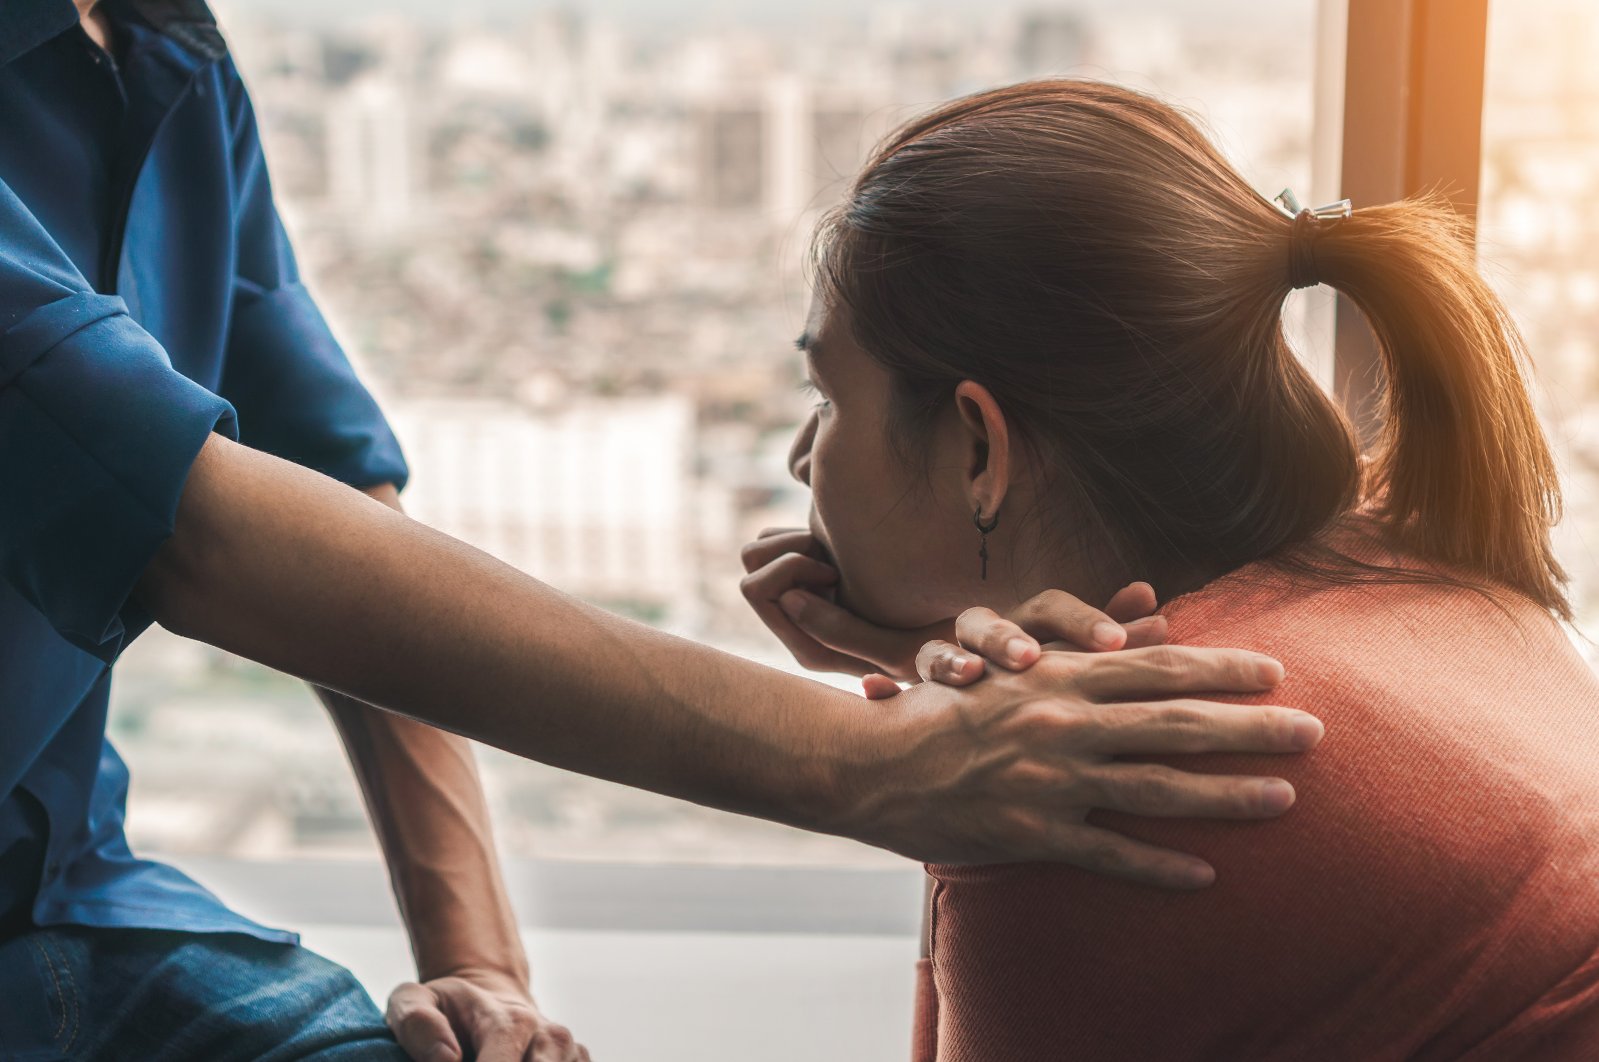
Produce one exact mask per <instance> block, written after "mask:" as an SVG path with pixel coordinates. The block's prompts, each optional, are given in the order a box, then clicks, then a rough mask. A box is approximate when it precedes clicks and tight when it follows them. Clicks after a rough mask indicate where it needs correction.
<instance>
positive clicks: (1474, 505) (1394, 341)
mask: <svg viewBox="0 0 1599 1062" xmlns="http://www.w3.org/2000/svg"><path fill="white" fill-rule="evenodd" d="M1315 247H1316V252H1315V253H1316V260H1317V264H1318V265H1319V267H1320V275H1321V278H1322V280H1323V282H1325V283H1327V284H1330V285H1331V286H1332V287H1334V288H1336V289H1338V290H1339V291H1341V292H1343V293H1344V294H1345V295H1347V296H1348V297H1349V298H1350V300H1351V301H1353V302H1354V304H1355V305H1356V306H1357V307H1359V308H1360V311H1361V312H1362V313H1363V314H1364V315H1365V317H1366V319H1367V321H1368V322H1369V323H1370V325H1371V327H1372V330H1373V332H1375V333H1376V336H1377V340H1378V344H1379V346H1380V348H1381V352H1382V360H1383V367H1384V370H1385V376H1386V381H1387V386H1386V403H1385V406H1386V416H1385V417H1384V422H1383V427H1382V434H1381V436H1380V438H1379V440H1378V443H1377V445H1376V447H1375V448H1374V451H1373V461H1372V464H1371V466H1370V468H1369V472H1370V480H1369V482H1368V484H1367V491H1366V493H1368V494H1369V495H1370V496H1372V497H1373V498H1374V499H1375V500H1376V502H1377V507H1378V512H1379V513H1380V514H1381V516H1382V518H1383V520H1384V521H1385V522H1386V523H1387V525H1388V527H1389V529H1390V532H1391V533H1392V534H1393V535H1394V536H1395V537H1396V538H1397V539H1398V540H1399V541H1400V542H1401V543H1402V544H1403V545H1404V546H1406V547H1407V548H1408V549H1410V550H1412V551H1413V552H1415V553H1418V554H1420V555H1422V556H1425V557H1432V558H1436V559H1438V560H1441V561H1444V562H1446V563H1450V564H1454V565H1458V566H1460V567H1463V568H1466V569H1467V570H1470V571H1473V572H1476V573H1479V574H1481V575H1483V576H1486V577H1487V578H1488V579H1490V580H1492V581H1495V582H1501V583H1505V584H1507V585H1509V586H1513V587H1516V588H1517V589H1519V590H1521V591H1522V592H1523V593H1525V594H1526V595H1527V596H1529V597H1531V598H1532V599H1533V600H1535V601H1537V602H1538V603H1539V604H1540V605H1543V606H1544V607H1545V608H1547V609H1549V610H1551V611H1552V612H1554V613H1555V614H1556V615H1558V616H1560V617H1561V618H1563V619H1567V620H1569V619H1571V606H1570V604H1569V602H1568V601H1567V599H1566V595H1565V593H1564V590H1563V586H1562V584H1563V583H1565V581H1566V579H1567V576H1566V573H1565V571H1564V569H1563V568H1562V567H1561V566H1560V564H1559V562H1558V561H1557V560H1556V559H1555V556H1554V552H1553V550H1552V549H1551V546H1550V542H1549V529H1550V527H1551V526H1552V525H1553V524H1555V523H1558V522H1559V520H1560V516H1561V499H1560V484H1559V478H1558V475H1557V473H1556V471H1555V464H1554V460H1553V458H1552V457H1551V456H1550V453H1549V447H1548V445H1547V443H1546V442H1545V439H1544V435H1543V431H1542V428H1541V427H1540V426H1539V423H1538V418H1537V415H1536V414H1535V412H1534V411H1533V406H1532V402H1531V400H1530V398H1529V396H1528V393H1527V388H1526V385H1525V383H1524V379H1523V376H1522V372H1523V369H1524V366H1525V365H1526V361H1527V356H1526V349H1525V346H1524V344H1523V342H1522V338H1521V333H1520V331H1519V330H1518V329H1517V328H1516V325H1515V322H1514V321H1512V320H1511V318H1510V315H1509V313H1508V311H1507V310H1506V309H1505V307H1504V305H1503V304H1502V303H1501V302H1500V301H1499V299H1498V297H1497V296H1496V295H1495V294H1494V293H1493V291H1492V290H1491V289H1490V288H1489V286H1488V284H1487V282H1486V281H1485V280H1484V279H1483V278H1482V276H1481V274H1480V273H1479V272H1478V271H1477V267H1476V262H1475V261H1474V256H1473V253H1472V243H1471V240H1470V235H1469V231H1468V229H1467V222H1466V221H1465V219H1463V218H1462V217H1461V216H1460V215H1459V214H1457V213H1455V212H1454V211H1453V210H1452V209H1450V208H1449V206H1448V205H1447V204H1446V203H1445V202H1444V201H1443V200H1442V199H1441V198H1437V197H1426V198H1420V199H1409V200H1405V201H1403V202H1399V203H1392V204H1388V205H1384V206H1373V207H1368V208H1366V209H1362V210H1357V211H1355V213H1354V215H1353V216H1352V217H1350V218H1347V219H1343V220H1340V221H1338V222H1336V223H1334V224H1332V225H1330V226H1329V227H1328V231H1327V232H1326V233H1325V234H1324V235H1321V236H1320V237H1319V238H1318V239H1317V241H1316V244H1315Z"/></svg>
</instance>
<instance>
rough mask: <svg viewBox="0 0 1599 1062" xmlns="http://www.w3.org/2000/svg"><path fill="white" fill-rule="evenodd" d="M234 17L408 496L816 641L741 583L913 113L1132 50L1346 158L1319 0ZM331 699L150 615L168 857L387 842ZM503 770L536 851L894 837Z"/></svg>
mask: <svg viewBox="0 0 1599 1062" xmlns="http://www.w3.org/2000/svg"><path fill="white" fill-rule="evenodd" d="M1508 6H1509V5H1499V10H1500V11H1501V14H1500V16H1498V17H1496V19H1495V22H1494V26H1493V30H1492V36H1491V40H1492V45H1491V47H1492V49H1493V56H1492V59H1491V65H1490V97H1491V98H1490V104H1489V108H1488V120H1487V131H1488V135H1487V139H1486V143H1485V173H1484V203H1483V208H1482V227H1481V231H1482V238H1483V248H1484V256H1485V266H1486V267H1487V268H1489V269H1490V271H1491V273H1492V275H1493V276H1494V278H1495V280H1496V281H1497V282H1498V283H1499V284H1500V285H1501V288H1502V290H1503V291H1504V292H1505V294H1506V296H1507V298H1508V299H1509V300H1510V302H1511V303H1512V305H1513V308H1514V309H1515V311H1516V312H1517V315H1518V317H1519V319H1520V320H1521V321H1522V323H1523V325H1524V326H1525V327H1526V329H1527V333H1528V338H1529V341H1530V343H1531V347H1532V350H1533V352H1534V355H1535V357H1536V358H1537V359H1538V372H1539V376H1540V382H1541V385H1542V390H1543V393H1544V395H1545V396H1547V397H1548V398H1549V400H1548V401H1546V403H1545V408H1546V412H1547V415H1548V417H1549V423H1550V430H1551V434H1552V435H1553V437H1555V438H1556V439H1557V441H1558V442H1559V444H1560V447H1561V453H1562V461H1563V467H1564V468H1565V470H1566V471H1567V473H1568V475H1569V476H1570V477H1571V478H1570V481H1569V484H1568V501H1569V517H1568V526H1567V527H1566V528H1563V529H1562V532H1561V538H1560V543H1561V549H1562V552H1563V557H1564V559H1565V560H1566V562H1567V563H1568V565H1569V566H1570V567H1571V568H1572V569H1573V571H1574V573H1575V574H1576V575H1577V576H1578V578H1579V580H1580V583H1579V587H1578V595H1579V598H1580V600H1581V604H1582V607H1583V610H1584V613H1585V615H1586V617H1587V620H1588V622H1589V623H1590V624H1591V623H1592V622H1593V620H1594V618H1595V617H1599V579H1596V574H1599V509H1596V508H1595V502H1594V499H1595V497H1599V494H1596V492H1595V490H1594V489H1593V488H1594V486H1595V480H1596V479H1599V360H1596V358H1595V336H1596V334H1599V212H1596V211H1594V210H1593V209H1592V208H1591V205H1590V204H1591V203H1593V202H1595V201H1599V68H1596V67H1595V66H1594V64H1593V63H1592V62H1591V59H1590V57H1591V56H1592V55H1593V54H1595V52H1596V51H1599V10H1595V9H1592V8H1590V7H1589V6H1587V5H1585V4H1582V3H1578V2H1576V0H1537V2H1535V3H1530V4H1526V5H1522V6H1518V7H1517V11H1518V13H1523V14H1524V13H1525V12H1526V11H1528V10H1529V9H1531V8H1539V9H1544V8H1547V9H1548V12H1547V13H1548V14H1549V15H1550V17H1549V18H1547V19H1544V18H1532V17H1521V16H1518V17H1516V18H1514V19H1513V18H1511V17H1507V16H1505V15H1504V14H1503V12H1504V11H1505V10H1507V9H1508ZM219 7H221V13H222V15H223V28H224V31H225V32H226V33H227V35H228V37H229V40H230V42H231V45H232V47H233V50H234V53H235V56H236V57H237V60H238V62H239V65H240V67H241V69H242V70H243V71H244V74H245V77H246V79H247V81H248V82H249V84H250V86H251V90H252V93H253V97H254V100H255V105H256V109H257V113H258V116H259V119H260V122H261V126H262V130H263V136H264V139H265V142H266V148H267V155H268V159H269V162H270V164H271V167H272V172H273V178H274V182H275V189H276V192H277V196H278V200H279V203H280V206H281V208H282V209H283V212H284V214H285V220H286V223H287V225H288V227H289V229H290V231H291V234H292V236H293V237H294V239H295V243H296V246H297V249H298V253H299V256H300V262H301V267H302V271H303V272H304V273H305V274H306V276H307V278H308V281H309V282H310V283H311V285H312V287H313V289H314V290H315V291H316V292H317V294H318V295H319V298H320V300H321V303H322V305H323V307H324V309H325V311H326V312H327V314H328V316H329V318H330V319H331V320H332V322H333V324H334V327H335V329H336V331H337V332H338V333H339V334H340V335H341V337H342V338H343V339H344V341H345V343H346V345H347V347H348V349H349V350H350V352H351V354H352V356H353V357H354V359H355V360H356V362H357V364H358V366H359V367H360V369H361V370H362V372H363V375H364V376H365V378H366V379H367V380H368V382H369V384H370V385H371V386H372V387H373V389H374V390H375V391H376V393H377V394H378V396H379V398H380V400H381V401H382V402H383V404H384V406H385V408H386V409H387V410H388V412H389V415H390V419H391V420H392V422H393V424H394V426H395V428H396V430H397V431H398V432H399V435H400V438H401V440H402V443H403V444H404V445H405V447H406V453H407V456H408V458H409V459H410V461H411V464H412V470H413V480H412V484H411V486H410V487H409V488H408V489H407V491H406V493H405V503H406V505H407V508H408V511H409V512H410V513H411V514H412V515H413V516H415V517H417V518H418V519H421V520H423V521H425V522H427V523H430V524H432V525H434V526H436V527H438V528H440V529H442V530H444V531H447V532H449V533H450V534H453V535H456V536H458V537H460V538H462V539H465V540H466V541H469V542H472V543H474V544H475V545H478V546H480V547H482V548H484V549H486V550H488V551H489V552H491V553H493V554H495V555H496V556H498V557H500V558H502V559H504V560H506V561H508V562H510V563H512V564H514V565H516V566H518V567H520V568H522V569H524V570H526V571H528V572H530V573H532V574H534V575H536V576H537V577H539V578H541V579H544V580H547V581H549V582H551V583H553V584H555V585H557V586H560V587H562V588H563V589H565V590H568V591H570V592H572V593H575V594H578V595H580V596H582V597H585V598H587V599H589V600H591V601H594V602H596V603H598V604H601V605H603V606H605V607H607V608H611V609H614V610H617V611H619V612H623V613H625V614H628V615H631V616H634V617H636V618H639V619H641V620H644V621H646V622H649V623H653V624H657V625H659V626H662V627H664V628H666V629H669V630H672V631H674V632H677V633H680V634H684V635H686V636H689V637H693V638H696V639H699V640H702V641H708V642H711V643H712V644H715V645H718V646H720V647H722V648H725V649H729V650H731V651H734V652H740V653H742V654H744V655H747V656H751V657H753V658H755V659H758V660H761V661H763V662H765V663H770V664H773V665H774V666H783V667H787V668H789V669H790V670H794V665H793V664H792V663H790V662H789V661H788V660H787V658H786V654H784V653H783V652H782V650H781V647H780V646H779V645H778V643H777V642H776V641H775V639H773V638H771V637H770V636H769V635H767V634H766V633H765V632H764V630H763V629H762V628H760V627H759V625H758V623H757V622H756V621H755V620H754V618H753V617H752V616H751V615H750V614H749V613H748V610H747V608H746V606H745V605H744V603H743V600H742V598H741V597H740V595H739V592H738V579H739V576H740V575H741V574H742V572H741V569H740V567H739V564H738V547H739V545H740V544H741V543H742V542H744V541H745V540H747V539H748V538H750V537H752V536H753V534H754V533H755V532H756V531H757V530H759V529H760V528H762V527H766V526H772V525H797V524H801V523H803V521H804V515H805V506H806V499H805V496H804V492H803V491H802V490H801V489H800V488H799V487H798V485H797V484H795V483H793V482H792V481H791V480H790V479H789V477H788V475H787V470H786V467H785V461H784V455H785V453H786V451H787V448H788V444H789V441H790V437H791V434H792V432H793V430H794V426H795V425H796V423H797V422H798V420H799V419H800V418H801V416H802V415H803V413H804V412H805V409H806V406H807V400H806V399H805V398H804V397H803V396H801V394H800V393H799V391H798V384H799V382H800V376H801V372H800V366H799V362H798V358H797V355H795V353H794V352H793V349H792V339H793V337H794V335H795V334H797V333H798V331H799V330H800V324H801V322H802V320H803V318H804V310H805V300H806V291H805V277H804V273H803V269H802V261H803V258H804V253H805V250H806V246H807V242H808V238H809V234H810V230H811V226H812V224H813V222H814V220H815V218H816V217H817V215H818V213H819V211H821V210H822V209H824V208H825V207H826V206H828V205H829V204H830V203H832V202H833V201H834V200H835V198H836V197H837V196H838V195H839V194H840V192H841V190H842V188H843V185H844V182H845V181H846V180H847V179H848V178H849V177H850V176H851V175H852V174H853V172H854V171H855V169H856V168H857V166H858V165H859V164H860V163H861V161H862V160H863V159H864V157H865V155H866V152H867V151H868V149H869V148H870V146H871V145H872V143H873V142H874V141H875V140H876V139H877V138H878V137H880V136H881V135H882V134H884V133H885V132H887V131H888V130H889V129H891V128H892V127H893V126H895V125H896V124H898V123H899V122H900V121H902V120H904V119H905V118H907V117H909V116H910V115H912V114H914V113H916V112H918V111H920V110H922V109H925V108H926V107H929V106H932V105H934V104H936V103H937V102H939V101H941V100H944V99H946V98H948V97H951V96H954V95H958V94H962V93H965V92H969V91H973V90H975V89H979V88H982V87H985V86H989V85H995V84H1001V83H1005V82H1009V81H1014V80H1018V79H1022V78H1026V77H1032V76H1039V75H1046V74H1076V75H1087V76H1096V77H1105V78H1111V79H1114V80H1119V81H1123V82H1127V83H1131V84H1135V85H1138V86H1140V87H1144V88H1149V89H1152V90H1154V91H1156V92H1158V93H1160V94H1161V95H1162V96H1164V97H1165V98H1167V99H1169V100H1172V101H1175V102H1178V103H1181V104H1182V105H1184V106H1186V107H1188V108H1190V109H1191V110H1193V111H1194V112H1195V113H1196V114H1197V115H1198V116H1199V117H1200V118H1201V119H1202V120H1203V121H1204V122H1205V123H1206V124H1207V127H1208V128H1209V130H1210V131H1211V133H1212V134H1213V135H1214V136H1215V137H1216V138H1217V139H1218V141H1219V142H1220V143H1221V144H1222V145H1223V146H1224V148H1225V149H1226V150H1227V151H1228V152H1229V154H1230V155H1231V157H1232V158H1233V159H1234V160H1235V161H1236V162H1237V164H1238V165H1239V166H1240V168H1241V169H1242V170H1243V172H1244V173H1245V174H1246V176H1248V177H1249V178H1250V179H1251V180H1252V181H1253V182H1254V183H1255V185H1256V187H1257V188H1258V189H1259V190H1260V191H1261V192H1262V193H1263V194H1265V195H1268V196H1269V195H1273V194H1275V193H1276V191H1277V190H1278V189H1280V188H1282V187H1284V186H1285V185H1286V186H1293V187H1295V188H1305V187H1308V185H1309V174H1310V168H1311V167H1310V161H1311V160H1310V150H1311V147H1310V145H1311V139H1310V119H1311V114H1312V95H1311V92H1312V85H1311V72H1312V66H1313V53H1314V48H1313V39H1312V33H1313V25H1314V17H1313V16H1314V4H1313V2H1311V0H1296V2H1294V3H1289V4H1283V5H1276V6H1275V10H1274V12H1273V14H1272V15H1271V16H1270V17H1266V18H1244V19H1240V18H1231V17H1229V18H1214V17H1210V16H1209V15H1208V14H1207V13H1206V12H1205V11H1204V9H1203V6H1202V5H1201V6H1200V7H1198V8H1196V7H1194V6H1193V5H1181V4H1176V3H1172V2H1165V3H1162V2H1158V0H1148V2H1137V0H1128V2H1127V3H1125V4H1121V5H1119V6H1116V7H1111V6H1108V5H1103V4H1098V5H1095V6H1092V7H1089V6H1073V5H1071V4H1069V3H1057V4H1054V5H1052V6H1047V7H1046V6H1037V7H1022V8H1016V9H1011V10H1006V9H1003V8H1000V7H998V6H993V5H978V4H975V3H974V4H971V5H969V7H968V8H966V9H965V10H958V9H956V8H951V7H947V6H946V7H945V8H941V9H938V10H936V11H928V10H923V9H920V8H917V7H913V6H910V5H904V4H901V5H894V6H865V5H863V6H862V7H861V8H860V10H859V13H858V14H856V15H844V14H838V15H833V16H830V17H828V18H826V19H822V20H819V21H816V22H807V23H806V24H805V25H804V26H803V28H801V29H797V28H796V27H795V26H793V25H785V24H781V23H779V24H763V23H760V22H756V21H753V20H744V21H730V20H728V19H726V18H723V19H722V20H720V21H710V20H699V21H693V20H685V21H683V22H682V23H674V24H671V25H666V24H662V23H659V22H656V23H644V22H638V23H635V22H632V21H627V20H622V19H617V18H606V17H601V16H598V15H594V14H585V13H583V12H582V10H581V9H578V8H573V9H571V10H565V11H539V12H534V13H530V14H528V15H527V16H526V17H523V18H521V19H517V20H500V21H489V20H480V21H478V22H475V23H474V22H471V21H462V20H455V21H451V22H449V23H448V24H442V23H441V22H438V21H433V22H424V21H420V20H418V19H415V18H412V17H407V16H404V15H398V14H387V15H382V16H377V17H372V18H364V19H360V20H356V21H346V22H334V23H327V24H323V23H318V24H316V25H309V24H307V23H305V22H303V21H302V22H299V23H296V24H294V25H289V24H280V23H277V22H274V21H272V20H271V19H270V18H269V17H268V16H267V15H266V14H265V13H264V11H265V10H267V6H266V5H254V6H252V7H250V8H248V9H246V8H245V7H243V6H242V5H239V6H238V8H237V10H234V9H233V7H232V5H219ZM466 13H467V14H469V13H470V12H469V11H468V12H466ZM1589 633H1592V631H1591V630H1590V631H1589ZM840 684H842V685H846V686H850V687H853V685H854V684H853V681H852V680H850V681H841V682H840ZM320 714H321V713H320V710H319V709H318V708H317V707H316V706H315V702H314V701H313V700H312V698H311V697H310V695H309V693H308V692H306V690H305V689H304V687H303V686H302V685H300V684H298V683H296V682H294V681H292V680H289V679H286V678H284V677H282V676H278V675H274V674H272V673H269V672H266V671H264V670H263V669H260V668H257V667H255V666H253V665H249V664H246V663H243V662H241V661H237V660H234V659H232V658H229V657H226V656H225V655H223V654H221V653H219V652H215V651H212V650H210V649H208V648H206V647H203V646H198V645H194V644H190V643H185V642H181V641H180V640H178V639H175V638H172V637H170V636H167V635H165V634H164V633H162V632H160V631H152V632H151V633H150V634H148V635H146V636H145V637H144V638H142V639H141V640H140V642H139V643H138V644H137V645H136V646H135V647H134V648H133V649H132V650H131V651H130V652H129V653H128V655H127V656H126V658H125V660H124V663H123V664H122V666H121V667H120V668H119V670H118V681H117V684H116V688H115V691H114V712H113V736H114V738H115V739H116V740H117V741H118V744H119V747H120V748H121V749H122V750H123V752H124V754H125V756H126V757H127V758H128V760H129V761H130V763H131V764H132V767H133V778H134V782H133V796H132V810H131V814H130V820H129V826H130V833H131V835H132V837H133V841H134V844H135V847H143V848H145V849H147V850H153V851H168V852H206V853H229V854H238V855H246V856H261V857H274V858H283V857H294V856H298V855H307V854H319V855H344V854H349V855H357V856H370V854H371V851H372V847H373V846H372V841H371V835H370V831H369V829H368V828H367V826H366V823H365V817H364V814H363V812H362V808H361V803H360V799H359V795H358V793H357V791H356V788H355V786H354V783H353V781H352V780H351V779H350V776H349V771H348V768H347V767H346V766H345V764H344V762H343V759H342V755H341V753H340V751H339V748H338V745H337V742H336V739H335V738H334V735H333V731H332V728H331V726H330V725H328V724H327V723H326V722H325V721H320V722H319V721H317V720H315V719H314V718H313V717H314V716H318V715H320ZM480 759H481V762H482V764H483V767H484V772H485V776H486V782H487V785H488V788H489V792H490V797H491V800H492V801H493V802H494V804H495V806H496V813H497V820H496V821H497V826H498V831H499V837H500V840H501V843H502V846H503V847H504V848H505V850H507V851H508V852H512V853H516V854H523V855H537V856H544V857H552V856H553V857H569V858H578V859H640V860H673V861H683V860H707V861H738V862H827V863H870V862H878V861H886V860H890V859H891V858H892V857H889V856H886V855H884V854H882V853H878V852H875V851H873V850H870V849H866V848H864V847H861V846H857V845H854V844H851V843H849V842H844V841H841V840H838V839H835V838H825V837H815V836H810V835H805V834H801V833H799V832H798V831H793V830H788V829H785V828H782V827H777V826H772V825H770V824H766V823H760V822H754V821H750V820H741V819H737V818H735V817H733V816H727V815H721V814H718V813H714V812H710V811H707V810H705V809H702V808H697V807H693V806H690V805H686V804H682V803H679V802H675V801H671V800H667V799H664V798H660V797H656V796H653V795H651V794H646V793H640V792H636V791H633V790H628V789H625V788H622V787H617V786H613V785H608V784H606V783H601V782H596V781H593V780H590V779H585V778H579V777H576V776H572V775H569V774H565V773H563V772H560V771H556V770H553V769H550V768H545V767H543V766H541V765H536V764H530V763H525V762H522V761H519V760H514V759H513V758H511V757H508V756H504V755H501V754H499V753H496V752H494V751H493V750H486V751H485V752H484V753H483V755H482V756H481V757H480ZM202 793H204V794H208V797H207V798H206V799H203V800H202V799H200V798H199V797H198V796H197V794H202Z"/></svg>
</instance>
